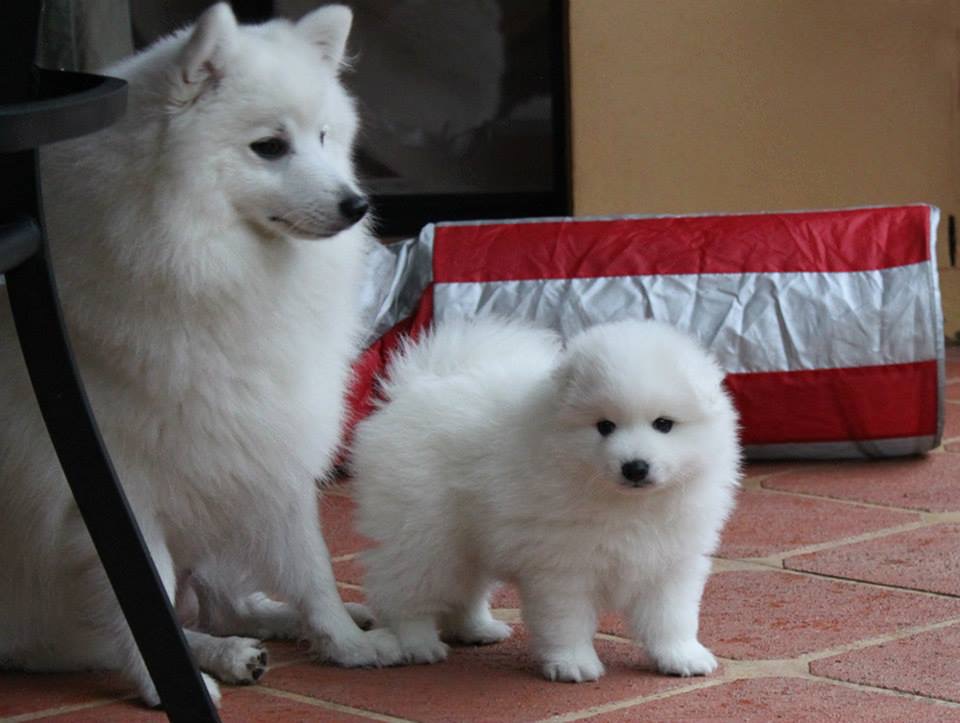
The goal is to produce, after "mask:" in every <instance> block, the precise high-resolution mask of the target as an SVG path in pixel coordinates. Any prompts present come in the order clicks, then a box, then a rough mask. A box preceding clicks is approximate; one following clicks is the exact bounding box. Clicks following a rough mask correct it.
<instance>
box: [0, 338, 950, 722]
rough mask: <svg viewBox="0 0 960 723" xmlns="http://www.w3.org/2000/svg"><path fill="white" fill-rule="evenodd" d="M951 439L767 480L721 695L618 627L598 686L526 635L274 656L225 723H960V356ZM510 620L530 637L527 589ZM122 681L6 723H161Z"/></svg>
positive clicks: (346, 577)
mask: <svg viewBox="0 0 960 723" xmlns="http://www.w3.org/2000/svg"><path fill="white" fill-rule="evenodd" d="M948 376H949V384H948V387H947V389H948V394H947V402H946V412H947V433H946V439H945V443H944V445H943V446H942V447H941V448H940V449H938V450H936V451H935V452H934V453H932V454H930V455H929V456H928V457H927V458H925V459H910V460H899V461H883V462H855V463H853V462H851V463H842V464H828V463H820V464H803V463H783V464H762V465H759V464H758V465H750V466H749V467H748V470H747V472H748V476H747V479H746V482H745V484H744V489H743V491H742V492H741V495H740V502H739V507H738V510H737V512H736V514H735V516H734V518H733V520H732V521H731V522H730V524H729V526H728V527H727V530H726V533H725V536H724V542H723V545H722V547H721V549H720V550H719V552H718V554H717V557H716V560H715V564H714V574H713V576H712V578H711V579H710V582H709V583H708V586H707V591H706V594H705V597H704V602H703V612H702V623H701V625H702V639H703V641H704V642H705V643H706V644H707V645H708V646H710V647H711V648H712V649H713V651H714V652H715V653H716V654H717V655H718V656H719V657H720V658H721V667H720V669H719V670H718V671H717V672H716V673H715V674H713V675H711V676H709V677H706V678H690V679H680V678H672V677H666V676H662V675H658V674H656V673H655V672H653V671H652V670H651V669H650V667H649V663H648V661H647V659H646V658H645V657H644V654H643V651H642V650H641V649H640V648H637V647H635V646H634V645H633V644H631V643H630V642H629V641H628V640H626V639H624V638H623V637H621V635H622V633H623V629H622V627H621V623H620V621H619V620H618V619H617V618H616V617H613V616H608V617H606V618H604V619H603V620H602V621H601V632H600V634H599V635H598V636H597V638H598V639H597V649H598V652H599V654H600V657H601V658H602V659H603V660H604V662H605V663H606V665H607V671H608V673H607V675H606V677H604V678H602V679H601V680H600V681H599V682H597V683H588V684H582V685H569V684H562V683H547V682H545V681H543V680H541V679H540V678H539V677H538V676H537V671H536V666H535V665H534V662H533V660H532V659H531V658H530V655H529V653H528V651H527V647H526V644H525V635H524V631H523V629H522V626H521V625H519V624H517V626H516V627H517V630H516V633H515V635H514V638H513V639H511V640H510V641H507V642H505V643H502V644H500V645H496V646H492V647H487V648H472V649H463V648H461V649H455V650H454V652H453V653H452V654H451V656H450V658H449V660H448V661H447V662H445V663H442V664H440V665H436V666H429V667H421V666H417V667H409V668H395V669H389V670H339V669H334V668H329V667H323V666H318V665H314V664H312V663H310V662H309V661H308V660H307V658H306V656H305V654H304V653H303V651H302V650H300V649H298V647H297V646H295V645H293V644H289V643H285V644H275V643H271V644H270V648H271V653H272V655H273V665H272V667H271V669H270V671H269V672H268V673H267V674H266V675H265V676H264V678H263V679H262V681H261V684H260V685H257V686H254V687H249V688H232V689H231V688H227V687H226V686H224V691H225V695H224V701H223V707H222V709H221V715H222V717H223V719H224V720H225V721H330V722H332V723H336V722H339V721H363V720H379V721H411V720H412V721H457V722H460V721H521V720H522V721H528V720H545V719H546V720H554V721H571V720H587V719H589V720H596V721H648V720H649V721H655V720H705V719H709V720H730V721H769V720H775V719H780V720H789V721H794V720H814V721H827V720H834V721H844V722H845V723H851V722H853V721H875V720H895V721H907V720H909V721H960V353H957V351H956V350H952V352H951V355H950V363H949V365H948ZM348 490H349V486H348V485H347V486H345V487H341V488H337V489H335V490H334V491H333V492H332V493H331V494H329V495H328V496H327V498H326V500H325V502H324V518H325V520H324V521H325V530H326V534H327V537H328V539H329V540H330V546H331V550H332V553H333V554H334V556H335V567H336V570H337V575H338V579H339V580H340V581H341V589H342V590H343V593H344V597H345V598H346V599H348V600H360V599H362V593H361V591H360V589H359V586H358V583H359V582H360V575H361V570H360V568H359V565H358V564H357V561H356V560H355V559H354V558H355V555H356V553H357V551H358V550H359V549H361V548H362V546H363V545H364V544H365V541H364V540H363V538H361V537H359V536H358V535H356V533H355V532H354V531H353V529H352V526H351V521H350V517H351V512H352V503H351V501H350V499H349V497H348ZM496 604H497V606H498V607H499V610H498V615H499V616H500V617H501V618H503V619H505V620H507V621H509V622H514V623H515V622H516V621H517V620H518V612H517V610H516V605H517V600H516V595H515V594H514V593H513V591H511V590H505V591H503V592H501V593H500V594H499V595H498V596H497V598H496ZM125 695H126V694H125V688H124V685H123V683H122V681H120V680H119V679H118V677H117V676H116V675H110V674H76V675H33V676H27V675H19V674H0V721H22V720H39V719H45V720H49V719H53V720H60V721H90V722H97V723H99V722H101V721H155V720H163V715H162V714H161V713H157V712H154V711H148V710H145V709H144V708H142V707H141V706H139V705H138V704H137V703H136V702H135V701H134V700H131V699H130V698H129V697H125Z"/></svg>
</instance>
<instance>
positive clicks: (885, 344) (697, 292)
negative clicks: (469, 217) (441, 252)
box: [434, 262, 940, 373]
mask: <svg viewBox="0 0 960 723" xmlns="http://www.w3.org/2000/svg"><path fill="white" fill-rule="evenodd" d="M434 295H435V296H434V320H435V321H438V322H439V321H442V320H444V319H448V318H451V317H453V318H456V317H463V316H467V317H469V316H475V315H476V314H478V313H495V314H501V315H505V316H510V317H512V318H518V317H519V318H525V319H527V320H529V321H531V322H534V323H536V324H540V325H544V326H548V327H552V328H554V329H557V330H558V331H559V332H560V333H561V334H563V335H564V336H565V337H569V336H570V335H572V334H574V333H577V332H579V331H581V330H582V329H585V328H587V327H589V326H591V325H593V324H597V323H601V322H605V321H612V320H615V319H620V318H624V317H627V316H642V317H652V318H655V319H659V320H661V321H666V322H670V323H672V324H675V325H676V326H678V327H680V328H683V329H687V330H689V331H690V332H691V333H693V334H695V335H696V336H698V337H699V338H700V340H701V341H702V342H703V343H704V344H705V345H706V346H707V347H708V348H710V349H712V350H713V352H714V354H715V355H716V356H717V359H718V361H719V362H720V363H721V365H723V367H724V368H725V369H726V370H727V371H728V372H734V373H737V372H764V371H794V370H805V369H827V368H838V367H857V366H873V365H879V364H899V363H907V362H916V361H925V360H929V359H935V358H937V354H938V346H937V344H938V341H939V335H940V331H939V328H938V327H937V319H938V316H937V315H938V313H939V309H938V308H934V307H935V306H936V303H935V300H936V299H937V294H936V289H934V288H931V272H930V264H929V263H928V262H924V263H920V264H911V265H909V266H900V267H897V268H892V269H883V270H879V271H862V272H852V273H851V272H842V273H778V274H773V273H745V274H681V275H670V276H667V275H659V276H620V277H601V278H580V279H541V280H533V281H498V282H467V283H453V284H450V283H443V284H441V283H438V284H436V285H435V287H434Z"/></svg>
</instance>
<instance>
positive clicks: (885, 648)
mask: <svg viewBox="0 0 960 723" xmlns="http://www.w3.org/2000/svg"><path fill="white" fill-rule="evenodd" d="M958 668H960V625H951V626H949V627H946V628H940V629H938V630H931V631H928V632H925V633H920V634H918V635H914V636H911V637H909V638H903V639H901V640H895V641H893V642H890V643H884V644H882V645H874V646H871V647H869V648H863V649H861V650H854V651H852V652H849V653H845V654H843V655H838V656H836V657H834V658H827V659H825V660H816V661H813V662H812V663H811V664H810V672H811V673H813V674H814V675H822V676H824V677H827V678H835V679H838V680H846V681H849V682H852V683H862V684H865V685H872V686H877V687H881V688H889V689H891V690H900V691H903V692H905V693H915V694H917V695H924V696H931V697H936V698H944V699H946V700H952V701H956V702H960V676H958V674H957V671H958Z"/></svg>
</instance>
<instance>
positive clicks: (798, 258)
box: [434, 206, 930, 283]
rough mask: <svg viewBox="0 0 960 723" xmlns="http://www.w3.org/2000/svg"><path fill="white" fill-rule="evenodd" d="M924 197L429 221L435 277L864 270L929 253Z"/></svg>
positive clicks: (481, 278)
mask: <svg viewBox="0 0 960 723" xmlns="http://www.w3.org/2000/svg"><path fill="white" fill-rule="evenodd" d="M929 223H930V209H929V207H928V206H900V207H892V208H871V209H850V210H842V211H811V212H803V213H773V214H751V215H742V216H700V217H691V216H688V217H672V218H650V219H615V220H609V221H577V220H563V221H544V222H532V223H512V224H474V225H471V224H461V225H450V226H445V225H441V226H437V227H436V228H435V230H434V233H435V236H434V281H436V282H440V283H444V282H451V283H452V282H463V281H509V280H519V279H550V278H583V277H596V276H636V275H642V274H719V273H743V272H802V271H818V272H827V271H868V270H873V269H882V268H890V267H893V266H903V265H906V264H912V263H918V262H921V261H926V260H928V259H929V257H930V245H929V240H928V229H929Z"/></svg>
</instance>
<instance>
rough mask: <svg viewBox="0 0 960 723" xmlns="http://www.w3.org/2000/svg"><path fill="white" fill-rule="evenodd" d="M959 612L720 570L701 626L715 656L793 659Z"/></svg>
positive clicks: (827, 584) (806, 580) (781, 576)
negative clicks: (803, 654)
mask: <svg viewBox="0 0 960 723" xmlns="http://www.w3.org/2000/svg"><path fill="white" fill-rule="evenodd" d="M953 617H960V600H953V599H939V598H933V597H930V596H926V595H921V594H919V593H911V592H906V591H900V590H887V589H882V588H875V587H869V586H866V585H856V584H851V583H846V582H840V581H836V580H826V579H819V578H815V577H807V576H803V575H795V574H790V573H786V572H778V571H775V570H771V571H770V572H719V573H714V574H713V575H712V576H711V577H710V580H709V581H708V582H707V589H706V592H705V593H704V597H703V604H702V607H701V611H700V629H701V640H702V642H703V643H704V645H707V646H708V647H709V648H710V649H711V650H713V652H714V653H715V654H717V655H720V656H723V657H728V658H735V659H739V660H750V659H764V658H788V657H793V656H796V655H800V654H802V653H808V652H814V651H817V650H823V649H825V648H830V647H833V646H835V645H841V644H844V643H850V642H853V641H855V640H859V639H861V638H865V637H871V636H875V635H882V634H886V633H892V632H895V631H897V630H900V629H902V628H905V627H908V626H913V625H920V624H923V623H932V622H938V621H941V620H947V619H950V618H953ZM611 632H613V631H611Z"/></svg>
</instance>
